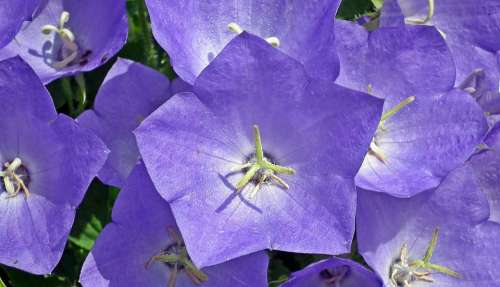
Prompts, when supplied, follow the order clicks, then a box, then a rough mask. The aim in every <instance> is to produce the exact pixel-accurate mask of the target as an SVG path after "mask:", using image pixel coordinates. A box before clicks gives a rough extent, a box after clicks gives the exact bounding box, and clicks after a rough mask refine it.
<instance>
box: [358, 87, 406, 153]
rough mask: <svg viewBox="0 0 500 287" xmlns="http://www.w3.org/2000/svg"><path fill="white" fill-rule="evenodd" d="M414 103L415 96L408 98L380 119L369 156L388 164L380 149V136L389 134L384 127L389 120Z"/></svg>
mask: <svg viewBox="0 0 500 287" xmlns="http://www.w3.org/2000/svg"><path fill="white" fill-rule="evenodd" d="M369 89H370V88H369ZM414 101H415V96H411V97H408V98H406V99H404V100H403V101H401V102H400V103H399V104H397V105H396V106H394V107H393V108H392V109H390V110H388V111H387V112H385V113H384V114H383V115H382V118H381V119H380V122H379V124H378V127H377V131H376V132H375V136H374V137H373V140H372V142H371V143H370V147H369V149H368V154H370V155H372V156H374V157H375V158H377V159H378V160H379V161H381V162H383V163H386V162H387V157H386V156H385V154H384V151H383V150H382V149H381V148H380V147H379V144H378V139H379V138H380V136H381V135H382V134H383V133H385V132H387V129H386V128H385V127H384V123H385V121H387V120H388V119H389V118H391V117H392V116H394V115H395V114H397V113H398V112H399V111H401V110H402V109H403V108H405V107H406V106H408V105H409V104H411V103H413V102H414Z"/></svg>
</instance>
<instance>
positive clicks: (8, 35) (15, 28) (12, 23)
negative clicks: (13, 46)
mask: <svg viewBox="0 0 500 287" xmlns="http://www.w3.org/2000/svg"><path fill="white" fill-rule="evenodd" d="M38 1H39V0H8V1H2V3H1V4H0V18H1V19H2V21H0V49H1V48H3V47H4V46H5V45H7V44H8V43H9V42H10V41H12V39H14V37H15V36H16V34H17V32H19V30H20V29H21V26H22V24H23V22H24V21H25V20H27V19H29V17H30V16H31V14H32V13H33V10H35V8H36V5H38Z"/></svg>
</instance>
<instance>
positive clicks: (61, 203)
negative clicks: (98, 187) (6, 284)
mask: <svg viewBox="0 0 500 287" xmlns="http://www.w3.org/2000/svg"><path fill="white" fill-rule="evenodd" d="M0 102H1V103H2V109H1V110H0V115H1V118H2V120H0V138H1V139H2V140H1V142H0V163H1V168H0V179H1V180H0V226H2V228H1V229H0V246H1V247H0V251H1V252H0V262H1V263H2V264H5V265H8V266H12V267H15V268H19V269H22V270H25V271H28V272H31V273H35V274H47V273H50V272H51V271H52V270H53V268H54V267H55V265H56V264H57V262H58V261H59V258H60V257H61V255H62V252H63V249H64V246H65V244H66V239H67V237H68V234H69V232H70V229H71V226H72V224H73V220H74V217H75V209H76V207H77V206H78V205H79V204H80V201H81V200H82V199H83V196H84V194H85V191H86V190H87V188H88V186H89V184H90V181H91V180H92V179H93V178H94V176H95V175H96V174H97V171H98V170H99V169H100V168H101V167H102V165H103V164H104V162H105V160H106V156H107V152H108V151H107V149H106V147H105V145H104V144H103V143H102V141H101V140H99V139H98V138H97V137H96V136H95V135H94V134H93V133H90V132H89V131H86V130H84V129H82V128H80V127H79V126H78V125H77V124H76V123H75V122H74V121H73V120H72V119H70V118H69V117H67V116H64V115H58V114H57V113H56V111H55V109H54V104H53V103H52V100H51V97H50V95H49V94H48V92H47V90H45V88H44V87H43V85H42V83H41V82H40V80H39V79H38V78H37V76H36V75H35V73H34V72H33V70H32V69H30V68H29V67H28V65H27V64H26V63H24V62H23V61H22V60H21V59H19V58H17V57H15V58H12V59H9V60H5V61H3V62H0Z"/></svg>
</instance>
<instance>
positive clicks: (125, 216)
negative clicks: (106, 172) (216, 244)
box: [80, 164, 268, 287]
mask: <svg viewBox="0 0 500 287" xmlns="http://www.w3.org/2000/svg"><path fill="white" fill-rule="evenodd" d="M169 228H174V229H176V226H175V221H174V218H173V216H172V213H171V212H170V207H169V205H168V203H166V202H165V201H164V200H163V199H162V198H161V197H160V196H159V195H158V193H156V190H155V189H154V187H153V184H152V183H151V180H150V179H149V176H148V174H147V172H146V169H145V168H144V166H143V165H142V164H141V165H137V167H136V168H135V169H134V170H133V171H132V173H131V175H130V177H129V178H128V179H127V181H126V183H125V185H124V188H123V190H122V191H121V193H120V195H119V197H118V199H117V202H116V204H115V207H114V208H113V222H112V223H111V224H109V225H108V226H106V228H105V229H104V231H103V232H102V234H101V235H100V236H99V238H98V239H97V241H96V244H95V246H94V248H93V249H92V251H91V253H90V254H89V256H88V257H87V259H86V261H85V263H84V265H83V270H82V273H81V277H80V282H81V283H82V285H83V286H84V287H88V286H92V287H105V286H125V285H126V286H148V287H164V286H166V285H167V281H168V278H169V276H171V274H170V272H171V271H170V268H169V267H168V266H167V265H166V264H164V263H159V262H152V263H151V264H147V263H148V261H150V259H151V257H153V256H155V255H157V254H158V252H160V251H162V250H163V249H165V248H166V247H167V246H168V245H169V244H170V243H171V242H172V240H173V239H172V238H170V237H169V233H168V229H169ZM267 262H268V258H267V256H266V254H265V253H264V252H259V253H255V254H251V255H248V256H245V257H241V258H238V259H235V260H232V261H230V262H226V263H223V264H220V265H216V266H211V267H207V268H204V269H202V270H201V271H202V272H204V273H205V274H206V275H208V281H206V282H204V283H203V284H200V285H197V284H194V283H193V282H192V281H191V280H190V279H189V277H188V276H187V274H186V273H185V272H183V271H181V272H179V273H178V276H177V283H176V286H182V287H194V286H201V287H205V286H206V287H225V286H228V287H229V286H231V287H232V286H236V287H237V286H250V285H251V286H267Z"/></svg>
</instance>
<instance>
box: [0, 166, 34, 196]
mask: <svg viewBox="0 0 500 287" xmlns="http://www.w3.org/2000/svg"><path fill="white" fill-rule="evenodd" d="M21 166H22V161H21V159H20V158H17V157H16V158H15V159H14V160H13V161H12V162H10V163H9V162H6V163H5V164H4V167H5V170H4V171H1V172H0V177H2V178H3V184H4V186H5V191H6V192H7V194H8V197H15V196H16V195H18V194H19V192H21V191H22V192H24V194H25V195H26V198H28V196H29V195H30V191H29V189H28V187H27V186H26V184H24V181H23V179H22V177H23V175H18V174H17V173H16V171H17V169H18V168H20V167H21Z"/></svg>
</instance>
